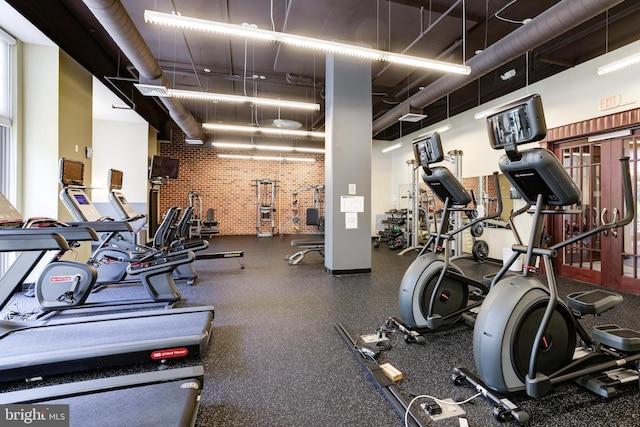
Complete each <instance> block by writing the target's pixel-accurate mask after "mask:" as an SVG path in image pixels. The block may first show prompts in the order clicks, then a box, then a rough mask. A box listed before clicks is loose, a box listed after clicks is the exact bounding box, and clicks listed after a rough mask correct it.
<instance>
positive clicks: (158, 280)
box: [60, 158, 195, 302]
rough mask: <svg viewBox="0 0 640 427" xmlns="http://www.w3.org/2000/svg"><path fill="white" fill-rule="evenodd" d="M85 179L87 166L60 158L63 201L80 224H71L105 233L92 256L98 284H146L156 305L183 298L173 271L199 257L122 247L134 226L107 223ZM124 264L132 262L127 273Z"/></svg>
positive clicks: (126, 223)
mask: <svg viewBox="0 0 640 427" xmlns="http://www.w3.org/2000/svg"><path fill="white" fill-rule="evenodd" d="M83 180H84V163H82V162H81V161H77V160H70V159H65V158H62V159H60V183H61V184H62V187H63V188H62V191H61V192H60V200H61V201H62V203H63V204H64V205H65V207H66V208H67V210H68V211H69V213H70V214H71V215H72V216H73V218H74V219H75V221H77V222H69V223H67V224H69V225H72V226H88V227H91V228H93V229H95V230H96V231H97V232H99V233H104V234H102V239H101V242H100V244H99V245H98V246H97V247H95V248H94V253H93V256H92V258H94V260H95V261H96V263H97V264H96V265H97V268H98V280H97V284H98V285H107V284H113V283H137V282H142V284H143V285H144V286H145V288H146V289H147V291H148V293H149V295H150V296H151V298H152V299H153V300H155V301H156V302H175V301H177V300H179V299H180V298H181V295H180V292H179V291H178V289H177V287H176V285H175V282H174V280H173V272H174V271H175V270H176V269H178V268H180V267H181V266H184V265H187V266H188V265H191V264H192V263H193V261H194V259H195V254H193V252H190V251H180V252H171V251H169V250H168V248H167V249H165V248H162V249H154V250H149V248H140V249H141V251H140V252H132V251H131V250H130V249H131V248H130V247H122V246H121V245H120V244H119V243H118V242H119V241H121V240H122V239H121V236H120V233H129V232H132V231H133V229H132V228H131V225H130V223H129V222H125V221H113V220H109V221H105V220H104V219H105V218H103V217H101V216H100V214H99V213H98V210H97V209H96V207H95V206H94V205H93V203H91V200H90V199H89V197H88V196H87V194H86V193H85V191H84V185H83ZM122 261H125V262H127V263H129V266H128V267H126V270H125V267H124V266H123V264H122ZM134 277H137V278H134ZM132 278H133V279H132Z"/></svg>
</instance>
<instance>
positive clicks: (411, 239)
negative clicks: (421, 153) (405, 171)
mask: <svg viewBox="0 0 640 427" xmlns="http://www.w3.org/2000/svg"><path fill="white" fill-rule="evenodd" d="M407 165H408V166H409V172H410V174H411V187H410V188H409V191H408V192H407V200H408V205H409V206H408V210H407V215H411V216H410V217H409V219H410V221H409V226H408V229H407V233H406V235H407V247H406V248H405V249H403V250H402V251H400V253H398V255H404V254H406V253H407V252H410V251H412V250H420V249H422V245H421V244H420V242H421V241H422V234H423V233H422V227H421V226H420V223H421V221H420V212H423V213H424V220H425V225H426V227H425V228H426V229H427V230H429V229H430V228H431V224H430V223H429V209H428V206H429V203H431V201H429V200H427V202H426V205H427V209H424V208H423V207H422V202H423V200H422V197H421V194H420V171H421V168H420V165H418V164H417V162H416V160H415V159H411V160H407ZM433 203H434V205H435V200H433Z"/></svg>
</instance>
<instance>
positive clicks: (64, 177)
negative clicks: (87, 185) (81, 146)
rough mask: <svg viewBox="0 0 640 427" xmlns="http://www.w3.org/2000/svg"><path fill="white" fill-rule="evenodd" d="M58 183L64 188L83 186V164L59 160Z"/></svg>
mask: <svg viewBox="0 0 640 427" xmlns="http://www.w3.org/2000/svg"><path fill="white" fill-rule="evenodd" d="M60 183H61V184H62V185H64V186H69V185H76V186H78V185H83V183H84V163H82V162H81V161H79V160H71V159H65V158H64V157H63V158H62V159H60Z"/></svg>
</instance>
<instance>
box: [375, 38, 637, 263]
mask: <svg viewBox="0 0 640 427" xmlns="http://www.w3.org/2000/svg"><path fill="white" fill-rule="evenodd" d="M636 52H640V42H635V43H632V44H630V45H627V46H625V47H623V48H620V49H617V50H615V51H613V52H609V53H608V54H606V55H603V56H600V57H598V58H596V59H593V60H591V61H589V62H586V63H583V64H580V65H578V66H576V67H574V68H571V69H568V70H566V71H564V72H562V73H559V74H557V75H555V76H553V77H550V78H548V79H545V80H543V81H541V82H538V83H535V84H532V85H530V86H529V88H528V89H520V90H518V91H516V92H514V93H512V94H510V95H507V96H504V97H502V98H499V99H495V100H493V101H491V102H488V103H486V104H483V105H481V106H479V107H476V108H474V109H473V110H470V111H467V112H465V113H463V114H459V115H457V116H454V117H451V118H450V119H449V120H448V121H446V122H440V123H437V124H434V125H432V126H430V127H428V128H425V129H421V130H420V131H418V132H414V133H412V134H410V135H406V136H404V137H402V138H399V139H398V140H397V141H394V143H395V142H402V144H403V146H402V148H400V149H398V150H395V151H392V152H390V153H388V155H390V156H391V159H392V160H391V161H392V172H391V187H392V189H393V190H392V191H397V189H398V188H400V186H401V185H406V184H408V180H407V177H408V175H407V172H406V167H407V166H406V161H407V160H408V159H411V158H412V156H413V153H412V151H411V141H412V140H413V139H414V138H416V137H417V136H418V135H420V134H422V133H426V132H429V131H431V130H434V129H437V128H439V127H442V126H443V125H445V124H446V123H449V124H451V125H452V128H451V130H448V131H446V132H444V133H443V134H442V144H443V148H444V151H445V153H446V152H448V151H450V150H454V149H458V150H462V151H463V153H464V154H463V156H462V175H463V177H472V176H481V175H489V174H491V173H492V172H493V171H494V170H497V164H498V159H499V157H500V156H501V155H502V152H501V151H497V150H492V149H491V148H490V146H489V143H488V138H487V131H486V122H485V121H484V120H475V119H474V118H473V115H474V114H475V113H477V112H480V111H483V110H486V109H488V108H491V107H494V106H497V105H500V104H503V103H505V102H508V101H510V100H513V99H517V98H519V97H522V96H525V95H526V94H528V93H530V94H533V93H538V94H540V96H541V97H542V103H543V105H544V109H545V118H546V121H547V127H548V128H554V127H558V126H561V125H566V124H570V123H574V122H579V121H582V120H588V119H591V118H594V117H600V116H605V115H609V114H613V113H616V112H620V111H624V110H629V109H633V108H638V107H639V106H640V78H638V75H640V74H639V73H640V65H636V66H631V67H628V68H626V69H623V70H620V71H618V72H615V73H612V74H609V75H606V76H598V75H597V70H598V67H600V66H602V65H605V64H607V63H609V62H612V61H615V60H617V59H620V58H624V57H625V56H628V55H630V54H633V53H636ZM615 95H620V96H621V99H622V103H623V104H625V105H620V106H618V107H616V108H612V109H607V110H606V111H600V110H599V104H600V99H602V98H605V97H608V96H615ZM386 144H387V145H391V144H392V143H391V142H386ZM527 217H528V215H526V214H525V217H523V218H521V219H520V221H519V222H518V223H517V225H518V226H519V228H518V229H519V230H522V232H521V235H522V238H523V239H525V241H526V239H528V236H529V233H528V231H529V224H530V221H528V218H527ZM491 231H492V230H485V233H491ZM486 237H487V236H484V235H483V239H485V240H487V238H486ZM488 239H492V241H495V239H493V238H492V237H491V236H489V237H488ZM509 240H511V239H509ZM501 242H502V240H501V239H498V240H497V241H496V244H495V245H494V247H490V251H491V252H490V257H491V258H497V259H500V258H501V257H502V254H501V250H502V247H508V246H509V245H510V244H511V242H509V241H504V243H501Z"/></svg>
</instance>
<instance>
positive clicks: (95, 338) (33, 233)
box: [0, 197, 214, 382]
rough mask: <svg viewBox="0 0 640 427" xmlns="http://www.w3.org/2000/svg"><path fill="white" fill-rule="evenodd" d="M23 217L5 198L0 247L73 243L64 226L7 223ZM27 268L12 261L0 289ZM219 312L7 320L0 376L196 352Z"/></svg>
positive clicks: (1, 330)
mask: <svg viewBox="0 0 640 427" xmlns="http://www.w3.org/2000/svg"><path fill="white" fill-rule="evenodd" d="M20 220H21V218H20V214H19V213H17V211H15V209H14V208H13V206H11V204H10V203H9V202H8V201H6V199H4V197H2V198H0V252H38V253H41V252H42V251H47V250H65V249H67V250H68V249H69V246H68V243H67V241H66V240H65V239H64V238H63V237H62V236H61V234H60V233H59V231H60V232H63V231H64V230H63V229H61V228H48V229H47V228H42V229H15V228H8V227H6V225H11V226H14V225H15V224H16V223H19V221H20ZM3 225H4V226H5V227H3ZM32 261H33V262H35V263H37V262H38V259H36V258H35V257H34V258H33V259H32ZM25 267H26V266H25V265H24V263H14V264H12V265H11V267H10V268H9V270H8V271H7V272H6V273H5V274H4V275H3V276H2V278H0V295H7V294H9V293H11V292H12V291H13V290H15V287H16V286H17V285H18V283H16V282H10V281H8V280H5V279H6V278H7V277H9V278H13V277H20V275H21V274H23V272H21V271H17V270H19V269H24V268H25ZM4 301H5V302H6V298H5V299H4ZM213 317H214V308H213V307H212V306H203V307H184V308H173V309H168V310H141V311H132V312H121V313H113V314H102V315H93V316H87V317H74V318H70V319H60V318H51V319H45V320H37V321H15V320H0V382H8V381H15V380H21V379H29V378H34V377H42V376H49V375H57V374H63V373H69V372H77V371H83V370H88V369H96V368H101V367H108V366H121V365H129V364H137V363H142V362H155V363H158V364H159V365H162V364H164V363H166V362H169V361H171V360H181V359H184V358H186V357H191V356H197V355H200V354H203V353H204V352H205V350H206V348H207V346H208V344H209V338H210V335H211V329H212V326H213Z"/></svg>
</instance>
